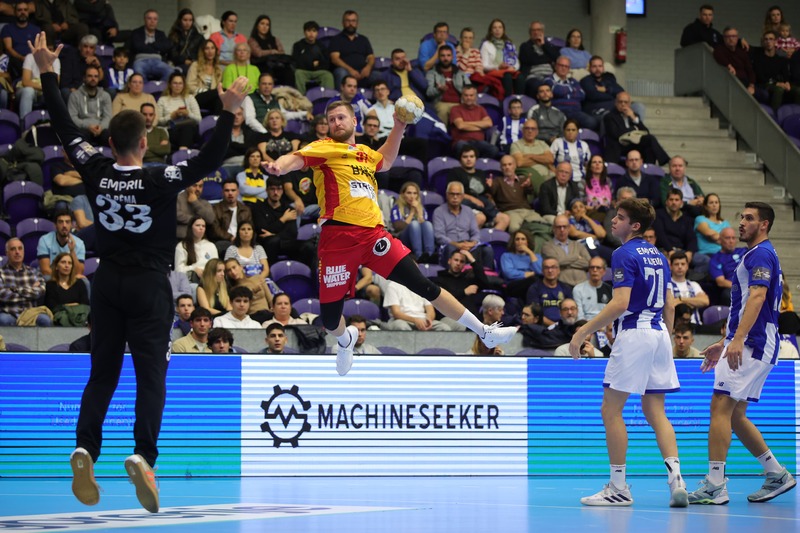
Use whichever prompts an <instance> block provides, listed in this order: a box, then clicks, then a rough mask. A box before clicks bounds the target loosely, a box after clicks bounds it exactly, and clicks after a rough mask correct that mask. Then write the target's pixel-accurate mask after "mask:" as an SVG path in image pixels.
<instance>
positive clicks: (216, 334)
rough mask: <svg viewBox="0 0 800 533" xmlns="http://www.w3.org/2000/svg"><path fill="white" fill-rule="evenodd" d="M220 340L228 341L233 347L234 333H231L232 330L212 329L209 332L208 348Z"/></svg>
mask: <svg viewBox="0 0 800 533" xmlns="http://www.w3.org/2000/svg"><path fill="white" fill-rule="evenodd" d="M220 339H223V340H225V341H228V344H230V345H231V346H233V333H231V330H229V329H228V328H211V331H209V332H208V342H207V344H208V346H211V345H212V344H214V343H215V342H217V341H218V340H220Z"/></svg>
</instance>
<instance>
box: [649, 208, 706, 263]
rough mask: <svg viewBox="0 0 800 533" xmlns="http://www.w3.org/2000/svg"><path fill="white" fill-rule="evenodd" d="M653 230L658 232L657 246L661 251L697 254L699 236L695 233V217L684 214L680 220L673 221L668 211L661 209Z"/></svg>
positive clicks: (657, 214) (657, 212)
mask: <svg viewBox="0 0 800 533" xmlns="http://www.w3.org/2000/svg"><path fill="white" fill-rule="evenodd" d="M653 229H654V230H655V231H656V246H657V247H658V249H659V250H666V251H670V250H673V249H681V250H684V251H686V252H692V253H697V235H696V234H695V232H694V218H693V217H690V216H689V215H687V214H685V213H684V214H682V215H681V216H680V217H679V218H678V220H672V217H671V216H669V213H668V212H667V210H666V209H659V210H657V211H656V221H655V222H654V223H653Z"/></svg>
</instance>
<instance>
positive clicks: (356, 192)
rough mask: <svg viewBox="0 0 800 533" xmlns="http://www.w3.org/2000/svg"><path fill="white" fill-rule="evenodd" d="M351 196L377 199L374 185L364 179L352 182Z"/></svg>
mask: <svg viewBox="0 0 800 533" xmlns="http://www.w3.org/2000/svg"><path fill="white" fill-rule="evenodd" d="M354 168H355V167H354ZM350 196H352V197H353V198H369V199H370V200H375V201H377V197H376V196H375V189H373V188H372V185H370V184H369V183H366V182H363V181H351V182H350Z"/></svg>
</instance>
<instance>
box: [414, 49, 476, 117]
mask: <svg viewBox="0 0 800 533" xmlns="http://www.w3.org/2000/svg"><path fill="white" fill-rule="evenodd" d="M448 44H450V43H448ZM452 47H453V45H452V44H450V46H445V45H442V46H440V47H439V50H438V51H437V53H436V56H435V58H434V59H435V62H434V64H433V65H432V66H431V68H429V69H426V70H427V71H428V72H427V74H425V80H426V82H427V85H428V88H427V92H426V96H427V97H428V99H429V100H430V101H432V102H433V105H434V108H435V109H436V114H437V115H439V119H440V120H441V121H442V122H444V123H445V124H449V123H450V110H451V109H452V108H454V107H455V106H457V105H458V104H459V103H461V92H462V91H463V90H464V87H465V86H467V85H469V76H468V75H467V73H466V72H464V71H463V70H461V69H459V68H458V65H456V63H455V54H454V53H453V50H452Z"/></svg>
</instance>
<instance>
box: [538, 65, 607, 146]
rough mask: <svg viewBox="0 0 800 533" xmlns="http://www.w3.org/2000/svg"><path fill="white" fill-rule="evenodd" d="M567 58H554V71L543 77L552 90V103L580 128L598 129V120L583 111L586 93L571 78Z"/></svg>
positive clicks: (576, 81)
mask: <svg viewBox="0 0 800 533" xmlns="http://www.w3.org/2000/svg"><path fill="white" fill-rule="evenodd" d="M570 68H571V63H570V60H569V58H567V57H564V56H561V57H559V58H558V59H556V67H555V72H554V73H553V74H551V75H550V76H548V77H547V78H545V80H544V83H545V84H546V85H548V86H549V87H550V89H551V90H552V91H553V105H554V106H555V107H557V108H558V109H560V110H561V111H562V112H563V113H564V114H565V115H566V116H567V118H574V119H575V120H577V121H578V123H579V124H580V126H581V127H582V128H588V129H590V130H594V131H600V121H599V120H598V119H597V117H594V116H592V115H590V114H588V113H584V112H583V110H582V108H581V105H582V104H583V100H584V99H585V98H586V94H585V93H584V92H583V89H582V88H581V84H580V83H579V82H578V80H576V79H575V78H571V77H570V75H569V70H570Z"/></svg>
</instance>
